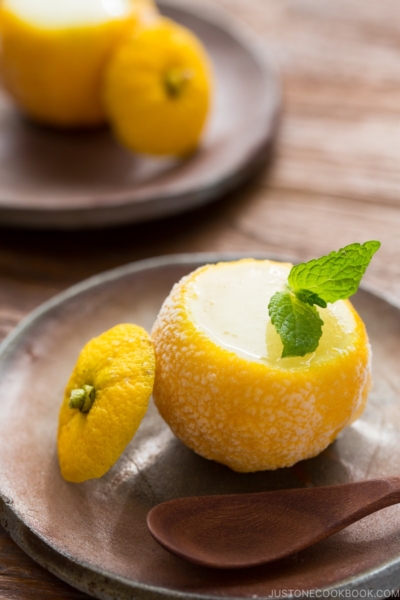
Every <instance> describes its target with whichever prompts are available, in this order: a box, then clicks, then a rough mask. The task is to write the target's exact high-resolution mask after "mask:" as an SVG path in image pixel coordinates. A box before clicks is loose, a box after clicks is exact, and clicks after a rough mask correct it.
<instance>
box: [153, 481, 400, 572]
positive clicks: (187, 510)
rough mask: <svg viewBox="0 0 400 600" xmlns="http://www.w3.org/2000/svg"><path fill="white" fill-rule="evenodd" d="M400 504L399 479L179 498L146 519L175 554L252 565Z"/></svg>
mask: <svg viewBox="0 0 400 600" xmlns="http://www.w3.org/2000/svg"><path fill="white" fill-rule="evenodd" d="M399 502H400V477H387V478H382V479H373V480H369V481H361V482H356V483H347V484H342V485H334V486H326V487H316V488H305V489H304V488H302V489H289V490H279V491H274V492H260V493H255V494H233V495H224V496H198V497H189V498H177V499H174V500H169V501H167V502H163V503H162V504H159V505H158V506H155V507H154V508H153V509H152V510H151V511H150V512H149V514H148V516H147V524H148V527H149V530H150V532H151V534H152V535H153V537H154V538H155V539H156V540H157V542H159V544H161V546H163V547H164V548H165V549H166V550H169V551H170V552H172V553H173V554H175V555H177V556H180V557H181V558H184V559H186V560H188V561H191V562H194V563H196V564H200V565H203V566H207V567H214V568H219V569H237V568H245V567H253V566H257V565H261V564H265V563H269V562H272V561H274V560H279V559H281V558H285V557H287V556H290V555H291V554H294V553H296V552H299V551H300V550H303V549H305V548H308V547H309V546H312V545H313V544H315V543H317V542H319V541H321V540H323V539H325V538H327V537H329V536H331V535H333V534H334V533H336V532H338V531H340V530H341V529H344V528H345V527H347V526H349V525H351V524H352V523H354V522H356V521H358V520H360V519H362V518H364V517H366V516H367V515H369V514H372V513H374V512H376V511H378V510H381V509H382V508H385V507H387V506H391V505H392V504H397V503H399Z"/></svg>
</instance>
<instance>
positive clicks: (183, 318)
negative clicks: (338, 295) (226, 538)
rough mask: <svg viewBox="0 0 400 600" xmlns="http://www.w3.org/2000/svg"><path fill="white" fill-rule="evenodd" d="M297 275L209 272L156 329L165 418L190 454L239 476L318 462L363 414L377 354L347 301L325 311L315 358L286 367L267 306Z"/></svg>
mask: <svg viewBox="0 0 400 600" xmlns="http://www.w3.org/2000/svg"><path fill="white" fill-rule="evenodd" d="M291 266H292V265H290V264H287V263H277V262H272V261H268V260H253V259H246V260H241V261H236V262H229V263H219V264H215V265H207V266H204V267H202V268H200V269H198V270H196V271H195V272H193V273H192V274H190V275H189V276H187V277H185V278H184V279H182V281H181V282H180V283H178V284H177V285H175V287H174V288H173V290H172V291H171V294H170V295H169V297H168V298H167V300H166V301H165V303H164V305H163V307H162V309H161V311H160V313H159V315H158V318H157V320H156V323H155V325H154V328H153V332H152V336H153V340H154V345H155V353H156V365H157V366H156V378H155V388H154V399H155V403H156V405H157V407H158V410H159V412H160V414H161V416H162V417H163V418H164V419H165V421H166V422H167V423H168V424H169V426H170V427H171V429H172V431H173V432H174V433H175V434H176V435H177V437H178V438H180V439H181V440H182V441H183V442H184V443H185V444H186V445H187V446H189V448H192V449H193V450H194V451H195V452H197V453H198V454H200V455H201V456H203V457H205V458H208V459H212V460H215V461H218V462H219V463H223V464H225V465H228V466H229V467H231V468H232V469H234V470H236V471H241V472H250V471H259V470H264V469H277V468H279V467H288V466H291V465H293V464H294V463H296V462H298V461H300V460H303V459H307V458H310V457H313V456H315V455H317V454H318V453H320V452H321V451H322V450H324V449H325V448H326V447H327V446H328V445H329V444H330V443H331V442H332V441H333V440H334V439H335V438H336V436H337V435H338V434H339V432H340V431H341V430H342V429H343V428H344V427H346V426H347V425H349V424H350V423H352V422H353V421H354V420H355V419H357V418H358V417H359V416H360V415H361V413H362V412H363V409H364V407H365V404H366V400H367V395H368V391H369V389H370V385H371V376H370V357H371V351H370V345H369V342H368V337H367V333H366V329H365V326H364V324H363V322H362V320H361V318H360V317H359V315H358V314H357V312H356V311H355V309H354V308H353V306H352V304H351V303H350V302H349V301H339V302H336V303H335V304H332V305H328V307H327V308H326V309H320V308H318V310H319V312H320V315H321V317H322V319H323V321H324V326H323V335H322V338H321V340H320V344H319V347H318V349H317V350H316V351H315V352H314V353H312V354H308V355H306V356H305V357H303V358H301V357H295V358H281V354H282V342H281V340H280V337H279V335H278V334H277V332H276V330H275V328H274V327H273V325H272V324H271V321H270V318H269V316H268V304H269V300H270V298H271V296H272V295H273V294H274V293H275V292H277V291H282V290H283V289H284V287H285V284H286V283H287V278H288V275H289V272H290V269H291Z"/></svg>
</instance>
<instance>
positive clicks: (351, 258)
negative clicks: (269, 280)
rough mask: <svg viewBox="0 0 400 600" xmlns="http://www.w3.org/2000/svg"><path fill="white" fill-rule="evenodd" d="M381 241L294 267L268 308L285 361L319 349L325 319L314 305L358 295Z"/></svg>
mask: <svg viewBox="0 0 400 600" xmlns="http://www.w3.org/2000/svg"><path fill="white" fill-rule="evenodd" d="M380 245H381V244H380V242H376V241H370V242H365V244H350V245H349V246H346V247H345V248H341V249H340V250H338V251H337V252H331V253H330V254H328V255H327V256H322V257H321V258H317V259H314V260H310V261H309V262H306V263H302V264H300V265H296V266H295V267H293V268H292V269H291V271H290V273H289V278H288V286H287V291H286V292H277V293H276V294H274V296H272V298H271V300H270V303H269V305H268V311H269V315H270V317H271V322H272V324H273V325H274V326H275V328H276V330H277V332H278V334H279V335H280V338H281V340H282V343H283V351H282V358H288V357H291V356H305V355H306V354H309V353H310V352H314V351H315V350H316V349H317V348H318V344H319V340H320V338H321V336H322V326H323V324H324V323H323V320H322V319H321V317H320V315H319V312H318V310H317V309H316V308H315V306H314V305H317V306H319V307H321V308H326V306H327V304H328V302H330V303H333V302H336V301H337V300H346V299H347V298H349V297H350V296H352V295H353V294H355V293H356V291H357V290H358V286H359V285H360V282H361V279H362V277H363V275H364V273H365V271H366V269H367V267H368V265H369V263H370V262H371V259H372V257H373V255H374V254H375V252H376V251H377V250H379V248H380Z"/></svg>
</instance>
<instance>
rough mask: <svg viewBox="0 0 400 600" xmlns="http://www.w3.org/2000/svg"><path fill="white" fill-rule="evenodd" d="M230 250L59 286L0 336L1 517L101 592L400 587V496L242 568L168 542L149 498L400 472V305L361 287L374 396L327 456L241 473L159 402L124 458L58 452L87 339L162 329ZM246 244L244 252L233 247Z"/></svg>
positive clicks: (68, 575) (204, 593) (62, 568)
mask: <svg viewBox="0 0 400 600" xmlns="http://www.w3.org/2000/svg"><path fill="white" fill-rule="evenodd" d="M226 258H227V256H226V255H220V254H218V255H216V254H212V255H183V256H176V257H166V258H163V259H153V260H147V261H142V262H138V263H134V264H132V265H128V266H127V267H123V268H121V269H117V270H114V271H111V272H109V273H106V274H103V275H100V276H98V277H95V278H93V279H90V280H88V281H87V282H85V283H83V284H81V285H79V286H76V287H74V288H72V289H71V290H69V291H68V292H66V293H64V294H62V295H60V296H57V297H56V298H55V299H54V300H52V301H51V302H49V303H47V304H45V305H44V306H43V307H42V308H40V309H39V310H37V311H36V312H35V313H33V314H32V315H31V316H30V317H29V318H28V319H26V320H25V322H24V323H22V325H20V326H19V327H18V328H17V329H16V330H15V332H14V333H13V334H12V335H11V336H10V337H9V338H8V340H6V341H5V342H4V343H3V345H2V347H1V350H0V457H1V462H0V497H1V501H0V522H1V524H2V525H4V527H5V528H6V529H7V531H9V532H10V533H11V535H12V537H13V539H14V540H15V541H16V542H17V543H18V544H19V545H20V546H21V547H22V548H23V549H24V550H25V551H26V552H27V553H28V554H29V555H30V556H32V557H33V558H34V559H36V560H37V561H38V562H39V563H40V564H42V565H43V566H45V567H47V568H48V569H49V570H50V571H52V572H53V573H55V574H56V575H58V576H59V577H61V578H62V579H64V580H65V581H67V582H68V583H70V584H72V585H74V586H76V587H77V588H79V589H81V590H84V591H87V592H89V593H90V594H93V595H94V596H96V597H98V598H107V599H110V598H120V599H122V598H124V599H125V598H133V597H134V598H135V599H154V600H155V599H161V598H165V599H176V598H186V599H189V598H200V599H202V600H204V599H205V598H210V597H212V598H215V597H218V598H221V597H223V598H225V599H231V598H255V597H257V598H263V597H266V596H268V595H269V594H271V593H272V592H273V591H275V592H276V593H278V592H279V590H288V589H292V590H307V589H310V588H326V587H327V588H334V589H337V588H340V587H345V588H352V587H355V588H361V589H376V588H385V589H387V588H390V587H391V588H395V587H396V586H397V585H399V584H400V506H393V507H390V508H387V509H385V510H382V511H381V512H379V513H376V514H374V515H371V516H369V517H367V518H365V519H364V520H363V521H360V522H359V523H356V524H355V525H352V526H351V527H349V528H348V529H346V530H345V531H342V532H340V533H338V534H336V535H335V536H333V537H331V538H330V539H328V540H325V541H323V542H320V543H319V544H317V545H316V546H314V547H313V548H310V549H308V550H305V551H303V552H301V553H298V554H297V555H295V556H293V557H291V558H290V559H286V560H282V561H279V562H276V563H274V564H271V565H268V566H265V567H260V568H253V569H247V570H242V571H235V572H226V571H224V572H220V571H214V570H211V569H207V568H203V567H197V566H195V565H192V564H189V563H186V562H184V561H183V560H181V559H179V558H176V557H174V556H172V555H170V554H169V553H168V552H166V551H165V550H163V549H162V548H161V547H159V546H158V545H157V543H156V542H155V541H154V540H153V538H152V537H151V536H150V534H149V532H148V530H147V527H146V515H147V512H148V511H149V510H150V508H152V507H153V506H154V505H156V504H157V503H159V502H161V501H163V500H167V499H170V498H174V497H177V496H190V495H198V494H213V493H218V494H221V493H232V492H250V491H262V490H275V489H282V488H291V487H302V486H310V485H327V484H336V483H345V482H349V481H357V480H361V479H366V478H373V477H378V476H384V475H398V474H399V473H400V446H399V444H398V440H399V423H400V401H399V387H400V372H399V369H398V360H399V356H400V314H399V310H398V309H397V308H395V307H393V306H391V305H390V304H388V303H387V302H385V301H384V300H382V299H379V298H377V297H376V296H374V295H372V294H371V293H368V292H366V291H361V292H360V293H359V294H358V295H357V297H356V299H355V304H356V306H357V308H358V309H359V311H360V313H361V315H362V317H363V318H364V319H365V322H366V325H367V328H368V331H369V334H370V338H371V343H372V347H373V352H374V361H373V377H374V382H375V385H374V389H373V392H372V393H371V397H370V402H369V405H368V408H367V410H366V412H365V414H364V416H363V417H362V419H360V420H359V421H358V422H356V423H355V424H354V425H352V426H351V427H349V428H347V429H346V430H345V431H344V432H343V433H342V434H341V436H340V437H339V439H338V440H337V441H336V442H335V443H334V444H332V445H331V446H330V447H329V448H328V449H327V450H326V451H325V452H323V453H322V454H321V455H320V456H318V457H316V458H314V459H312V460H308V461H304V462H302V463H299V464H298V465H296V466H294V467H292V468H290V469H281V470H278V471H274V472H262V473H254V474H247V475H246V474H238V473H234V472H233V471H230V470H229V469H228V468H226V467H223V466H222V465H218V464H216V463H214V462H210V461H207V460H205V459H202V458H201V457H199V456H197V455H196V454H194V453H193V452H191V451H190V450H188V449H187V448H186V447H184V446H183V445H182V444H181V443H180V442H179V441H178V440H177V439H175V438H174V436H173V435H172V433H171V432H170V430H169V429H168V427H167V426H166V425H165V424H164V422H163V421H162V420H161V418H160V417H159V416H158V414H157V412H156V410H155V409H154V407H153V406H152V407H151V409H150V411H149V412H148V414H147V416H146V417H145V419H144V421H143V423H142V425H141V427H140V429H139V432H138V434H137V435H136V436H135V438H134V440H133V441H132V442H131V444H130V445H129V446H128V448H127V450H126V451H125V453H124V454H123V456H122V457H121V459H120V460H119V461H118V463H117V464H116V465H115V466H114V467H113V468H112V469H111V470H110V471H109V473H108V474H107V475H106V476H104V477H103V478H102V479H100V480H94V481H88V482H86V483H84V484H80V485H76V484H69V483H67V482H65V481H64V480H63V479H62V478H61V476H60V472H59V468H58V463H57V457H56V442H55V440H56V430H57V419H58V410H59V405H60V402H61V398H62V395H63V388H64V385H65V383H66V381H67V379H68V377H69V374H70V372H71V370H72V367H73V365H74V363H75V361H76V358H77V355H78V353H79V351H80V349H81V347H82V346H83V345H84V344H85V343H86V342H87V341H88V340H89V339H90V338H91V337H92V336H95V335H98V334H99V333H100V332H102V331H104V330H105V329H107V328H109V327H111V326H113V325H115V324H116V323H119V322H124V321H133V322H135V323H138V324H140V325H143V326H144V327H146V328H147V329H150V328H151V326H152V324H153V322H154V320H155V317H156V315H157V313H158V310H159V308H160V306H161V304H162V302H163V300H164V298H165V297H166V295H167V294H168V293H169V291H170V288H171V286H172V285H173V283H175V282H176V281H177V280H178V279H180V278H181V277H182V276H183V275H185V274H186V273H188V272H190V271H191V270H193V269H194V268H196V267H197V266H199V265H201V264H204V263H205V262H214V261H217V260H223V259H226ZM229 258H232V255H229Z"/></svg>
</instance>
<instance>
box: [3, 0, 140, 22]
mask: <svg viewBox="0 0 400 600" xmlns="http://www.w3.org/2000/svg"><path fill="white" fill-rule="evenodd" d="M131 1H132V0H5V2H4V5H3V6H4V7H5V8H6V9H8V10H9V11H10V12H12V13H13V14H14V15H16V16H17V17H19V18H20V19H22V20H23V21H26V22H28V23H30V24H33V25H39V26H42V27H49V28H65V27H73V26H81V25H98V24H100V23H106V22H107V21H110V20H112V19H119V18H122V17H124V16H125V15H127V14H128V13H129V8H130V5H131Z"/></svg>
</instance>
